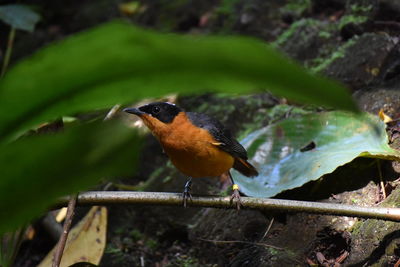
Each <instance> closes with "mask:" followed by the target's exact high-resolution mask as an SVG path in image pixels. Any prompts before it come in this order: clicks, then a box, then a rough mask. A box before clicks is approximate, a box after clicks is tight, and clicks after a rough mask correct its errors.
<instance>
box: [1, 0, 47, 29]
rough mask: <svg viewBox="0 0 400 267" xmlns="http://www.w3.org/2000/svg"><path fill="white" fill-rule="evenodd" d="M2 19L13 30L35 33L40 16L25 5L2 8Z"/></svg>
mask: <svg viewBox="0 0 400 267" xmlns="http://www.w3.org/2000/svg"><path fill="white" fill-rule="evenodd" d="M0 19H1V20H2V21H3V22H4V23H6V24H8V25H10V26H11V27H12V28H15V29H18V30H24V31H28V32H33V30H34V29H35V25H36V23H38V21H39V20H40V16H39V15H38V14H37V13H36V12H34V11H32V10H31V9H30V8H29V7H27V6H25V5H4V6H0Z"/></svg>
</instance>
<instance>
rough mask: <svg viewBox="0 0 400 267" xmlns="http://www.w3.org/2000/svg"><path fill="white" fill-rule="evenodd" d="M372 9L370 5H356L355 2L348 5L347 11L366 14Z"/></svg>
mask: <svg viewBox="0 0 400 267" xmlns="http://www.w3.org/2000/svg"><path fill="white" fill-rule="evenodd" d="M372 9H373V6H372V5H366V6H363V5H357V4H353V5H350V8H349V11H350V12H351V13H353V14H366V13H369V12H371V11H372Z"/></svg>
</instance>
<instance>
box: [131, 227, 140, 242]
mask: <svg viewBox="0 0 400 267" xmlns="http://www.w3.org/2000/svg"><path fill="white" fill-rule="evenodd" d="M129 235H130V236H131V237H132V239H133V241H138V240H140V239H142V238H143V234H142V233H141V232H140V231H139V230H137V229H133V230H132V231H130V233H129Z"/></svg>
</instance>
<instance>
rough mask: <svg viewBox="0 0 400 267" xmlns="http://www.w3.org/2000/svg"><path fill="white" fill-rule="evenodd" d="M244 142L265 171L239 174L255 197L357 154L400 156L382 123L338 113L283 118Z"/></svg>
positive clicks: (299, 182)
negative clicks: (245, 174) (391, 144)
mask: <svg viewBox="0 0 400 267" xmlns="http://www.w3.org/2000/svg"><path fill="white" fill-rule="evenodd" d="M242 144H243V145H244V146H245V147H246V148H247V150H248V152H249V155H250V157H252V162H253V163H254V165H255V166H256V167H257V169H258V170H259V172H260V175H259V176H257V177H255V178H254V179H249V178H247V177H244V176H243V175H241V174H239V173H237V172H234V173H233V176H234V180H235V182H236V183H237V184H238V185H239V186H240V188H241V191H242V192H243V193H245V194H246V195H248V196H253V197H272V196H275V195H276V194H278V193H280V192H282V191H284V190H288V189H292V188H295V187H299V186H302V185H303V184H305V183H307V182H309V181H312V180H316V179H318V178H320V177H321V176H323V175H325V174H328V173H331V172H333V171H334V170H335V169H336V168H337V167H339V166H341V165H344V164H346V163H348V162H350V161H352V160H353V159H354V158H356V157H360V156H364V157H374V158H383V159H390V160H399V159H400V153H399V152H398V151H396V150H394V149H392V148H390V147H389V145H388V138H387V135H386V131H385V124H384V123H383V122H382V121H380V120H379V119H378V118H376V117H373V116H371V115H365V114H361V115H360V114H358V115H357V114H353V113H346V112H338V111H336V112H326V113H316V114H308V115H305V116H302V117H295V118H290V119H286V120H283V121H280V122H278V123H276V124H274V125H271V126H269V127H266V128H263V129H260V130H258V131H256V132H254V133H252V134H250V135H249V136H248V137H246V138H245V139H244V140H243V142H242Z"/></svg>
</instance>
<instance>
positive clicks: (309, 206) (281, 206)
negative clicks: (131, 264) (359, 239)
mask: <svg viewBox="0 0 400 267" xmlns="http://www.w3.org/2000/svg"><path fill="white" fill-rule="evenodd" d="M241 201H242V204H243V208H244V209H252V210H269V211H280V212H291V213H296V212H307V213H314V214H324V215H337V216H349V217H361V218H375V219H382V220H389V221H400V208H384V207H360V206H355V205H344V204H332V203H321V202H309V201H297V200H285V199H270V198H254V197H241ZM67 203H68V199H65V198H64V199H60V200H59V202H58V203H57V204H56V207H60V206H65V205H66V204H67ZM77 204H78V205H132V204H136V205H160V206H183V202H182V194H180V193H159V192H131V191H107V192H103V191H90V192H86V193H81V194H79V197H78V199H77ZM188 206H191V207H212V208H233V209H234V208H236V206H234V205H231V203H230V197H216V196H207V197H204V196H193V201H190V202H189V205H188Z"/></svg>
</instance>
